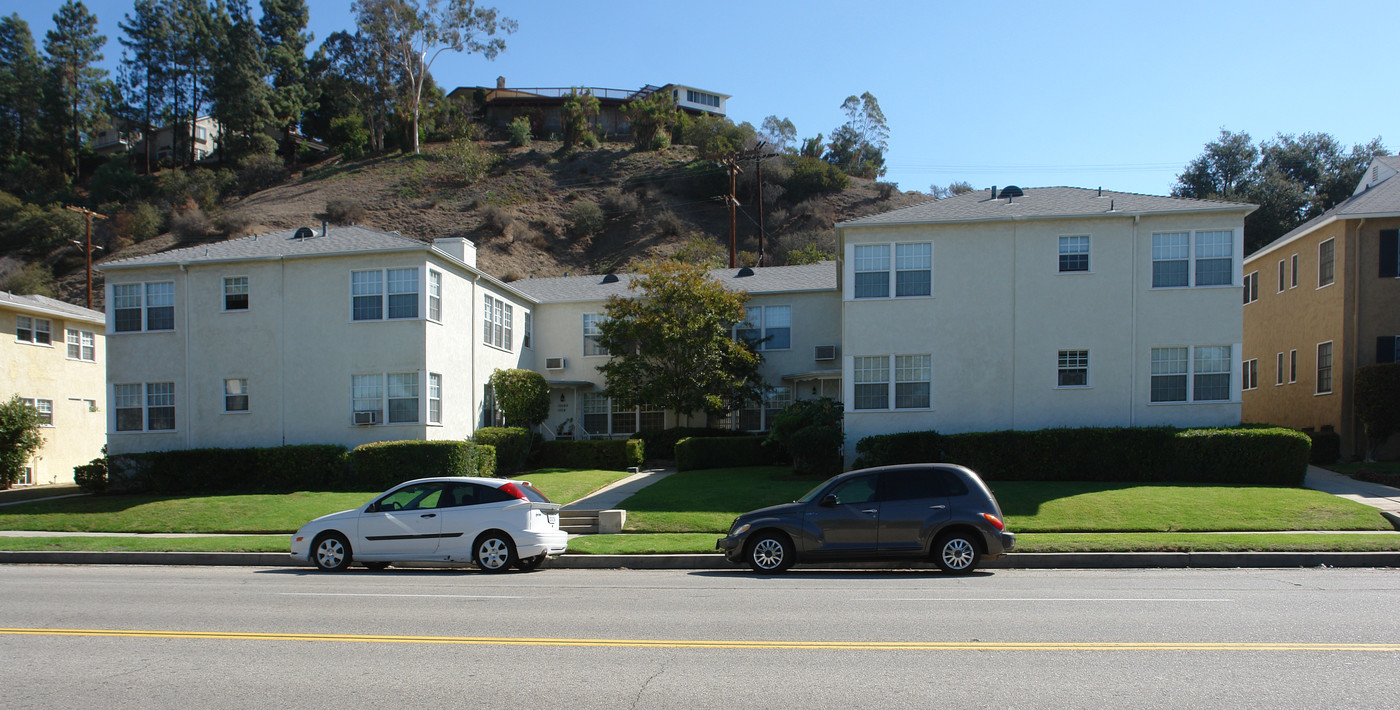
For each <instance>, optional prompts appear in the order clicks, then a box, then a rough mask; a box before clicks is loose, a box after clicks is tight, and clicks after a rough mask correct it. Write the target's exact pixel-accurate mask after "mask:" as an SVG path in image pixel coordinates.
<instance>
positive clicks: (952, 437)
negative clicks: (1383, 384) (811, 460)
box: [855, 427, 1311, 486]
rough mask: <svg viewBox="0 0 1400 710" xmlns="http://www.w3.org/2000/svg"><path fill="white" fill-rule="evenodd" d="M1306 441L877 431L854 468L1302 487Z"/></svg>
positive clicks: (1190, 434)
mask: <svg viewBox="0 0 1400 710" xmlns="http://www.w3.org/2000/svg"><path fill="white" fill-rule="evenodd" d="M1310 448H1311V447H1310V444H1309V441H1308V437H1307V436H1306V435H1304V434H1303V433H1302V432H1299V431H1296V430H1293V429H1286V428H1282V427H1232V428H1225V429H1174V428H1171V427H1133V428H1129V427H1103V428H1082V429H1041V430H1037V431H990V432H975V433H968V434H939V433H938V432H935V431H923V432H905V433H900V434H882V435H877V436H869V437H866V438H864V439H861V440H860V442H859V443H857V444H856V453H857V454H859V457H858V458H857V459H856V462H855V466H856V468H867V467H870V466H888V465H892V464H902V463H926V462H946V463H955V464H961V465H963V466H967V467H968V468H970V469H972V470H974V471H976V472H977V473H978V474H979V475H981V476H982V477H983V478H984V479H987V480H995V481H1123V482H1166V481H1182V482H1200V483H1235V484H1245V485H1278V486H1301V485H1302V483H1303V477H1304V476H1305V475H1306V474H1307V464H1308V454H1309V450H1310Z"/></svg>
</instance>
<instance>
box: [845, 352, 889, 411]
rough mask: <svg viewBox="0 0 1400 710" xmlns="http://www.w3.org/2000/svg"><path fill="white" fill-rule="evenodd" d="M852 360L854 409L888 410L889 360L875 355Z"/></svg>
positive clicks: (886, 357)
mask: <svg viewBox="0 0 1400 710" xmlns="http://www.w3.org/2000/svg"><path fill="white" fill-rule="evenodd" d="M852 359H853V360H854V366H855V368H854V374H855V380H854V382H855V405H854V406H855V408H856V409H889V406H890V358H889V357H888V356H886V355H876V356H872V357H856V358H852Z"/></svg>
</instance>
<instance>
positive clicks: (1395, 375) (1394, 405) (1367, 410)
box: [1356, 363, 1400, 461]
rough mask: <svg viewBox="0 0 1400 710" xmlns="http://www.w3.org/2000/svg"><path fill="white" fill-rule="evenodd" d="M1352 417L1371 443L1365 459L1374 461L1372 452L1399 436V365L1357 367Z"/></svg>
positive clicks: (1374, 456) (1374, 454) (1374, 455)
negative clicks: (1354, 415) (1358, 421)
mask: <svg viewBox="0 0 1400 710" xmlns="http://www.w3.org/2000/svg"><path fill="white" fill-rule="evenodd" d="M1356 416H1357V417H1358V418H1360V419H1361V424H1362V425H1363V426H1365V427H1366V437H1367V438H1368V439H1370V440H1371V445H1370V446H1369V447H1368V449H1369V450H1368V451H1367V452H1366V459H1367V460H1368V461H1374V460H1375V458H1376V449H1378V448H1380V446H1381V445H1382V444H1384V443H1385V442H1386V440H1387V439H1389V438H1390V437H1392V436H1394V435H1395V434H1400V363H1386V364H1381V365H1367V366H1365V367H1359V368H1357V370H1356Z"/></svg>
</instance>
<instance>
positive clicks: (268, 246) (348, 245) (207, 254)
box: [97, 226, 428, 270]
mask: <svg viewBox="0 0 1400 710" xmlns="http://www.w3.org/2000/svg"><path fill="white" fill-rule="evenodd" d="M313 231H314V232H315V233H316V235H317V236H315V237H313V238H311V239H296V238H295V237H294V235H295V234H296V230H295V229H285V230H282V231H280V232H269V233H267V234H259V235H257V236H253V237H243V238H242V239H230V240H228V241H224V242H213V243H211V244H205V245H200V246H194V247H186V248H184V249H172V250H170V251H163V252H159V253H156V254H147V255H145V256H136V257H132V258H130V259H117V260H115V261H109V262H106V263H103V264H101V265H100V266H98V267H97V268H98V269H99V270H107V269H118V268H128V267H138V266H166V265H173V264H197V263H200V262H214V261H240V260H252V259H268V258H275V257H287V256H291V257H296V256H322V255H328V254H342V253H355V252H365V251H395V250H405V251H407V250H410V249H427V248H428V244H427V242H422V241H419V240H417V239H413V238H411V237H405V236H403V235H400V234H396V233H393V232H382V231H380V230H378V229H370V228H369V227H353V226H352V227H328V228H327V229H326V236H324V237H323V236H319V235H320V234H321V230H320V229H319V228H316V229H314V230H313Z"/></svg>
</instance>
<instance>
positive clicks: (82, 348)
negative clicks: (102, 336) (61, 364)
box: [63, 328, 97, 362]
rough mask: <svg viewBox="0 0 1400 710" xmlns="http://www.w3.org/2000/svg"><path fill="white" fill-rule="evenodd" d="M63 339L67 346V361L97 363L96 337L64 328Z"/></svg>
mask: <svg viewBox="0 0 1400 710" xmlns="http://www.w3.org/2000/svg"><path fill="white" fill-rule="evenodd" d="M63 339H64V341H65V343H66V344H67V345H68V359H69V360H82V361H84V362H97V336H95V335H93V334H92V333H91V332H89V331H86V330H78V329H77V328H65V329H64V331H63Z"/></svg>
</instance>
